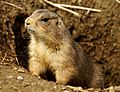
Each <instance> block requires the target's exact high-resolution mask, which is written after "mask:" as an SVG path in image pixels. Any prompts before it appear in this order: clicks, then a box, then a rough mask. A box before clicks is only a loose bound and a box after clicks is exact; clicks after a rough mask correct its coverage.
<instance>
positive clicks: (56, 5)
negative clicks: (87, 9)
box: [44, 0, 80, 17]
mask: <svg viewBox="0 0 120 92" xmlns="http://www.w3.org/2000/svg"><path fill="white" fill-rule="evenodd" d="M44 2H46V3H48V4H50V5H52V6H55V7H57V8H60V9H62V10H65V11H67V12H70V13H73V14H74V15H76V16H78V17H79V16H80V15H79V14H78V13H77V12H74V11H72V10H70V9H67V8H64V7H62V6H60V5H58V4H55V3H52V2H50V1H47V0H44Z"/></svg>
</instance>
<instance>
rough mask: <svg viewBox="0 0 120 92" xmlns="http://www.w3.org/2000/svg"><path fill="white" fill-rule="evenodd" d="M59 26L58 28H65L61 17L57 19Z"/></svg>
mask: <svg viewBox="0 0 120 92" xmlns="http://www.w3.org/2000/svg"><path fill="white" fill-rule="evenodd" d="M57 26H58V27H64V23H63V21H62V19H61V18H60V17H59V18H58V19H57Z"/></svg>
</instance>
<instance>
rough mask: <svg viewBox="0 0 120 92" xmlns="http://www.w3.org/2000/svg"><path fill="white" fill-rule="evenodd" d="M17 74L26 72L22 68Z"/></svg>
mask: <svg viewBox="0 0 120 92" xmlns="http://www.w3.org/2000/svg"><path fill="white" fill-rule="evenodd" d="M17 72H19V73H25V70H24V69H22V68H19V69H18V70H17Z"/></svg>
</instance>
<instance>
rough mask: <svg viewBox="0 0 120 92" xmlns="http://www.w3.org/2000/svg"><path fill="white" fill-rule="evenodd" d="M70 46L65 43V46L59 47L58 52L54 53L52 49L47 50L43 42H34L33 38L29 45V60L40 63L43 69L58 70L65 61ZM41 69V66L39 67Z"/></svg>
mask: <svg viewBox="0 0 120 92" xmlns="http://www.w3.org/2000/svg"><path fill="white" fill-rule="evenodd" d="M69 47H70V46H69V45H68V44H67V43H66V46H64V45H63V46H61V47H60V50H58V51H56V50H54V49H55V47H54V48H48V47H47V46H46V45H45V43H44V42H42V41H41V42H40V43H38V42H36V40H35V39H34V37H32V40H31V43H30V45H29V49H30V53H29V54H30V58H33V59H32V60H33V61H35V60H36V61H37V62H38V63H42V65H43V66H44V68H48V67H49V68H50V67H52V66H53V67H54V68H58V67H59V66H61V64H63V63H62V62H64V61H65V60H66V59H67V57H66V56H67V53H68V52H69V50H68V48H69ZM40 67H41V66H40Z"/></svg>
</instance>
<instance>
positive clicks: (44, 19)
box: [41, 18, 49, 22]
mask: <svg viewBox="0 0 120 92" xmlns="http://www.w3.org/2000/svg"><path fill="white" fill-rule="evenodd" d="M48 20H49V18H43V19H41V21H44V22H48Z"/></svg>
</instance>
